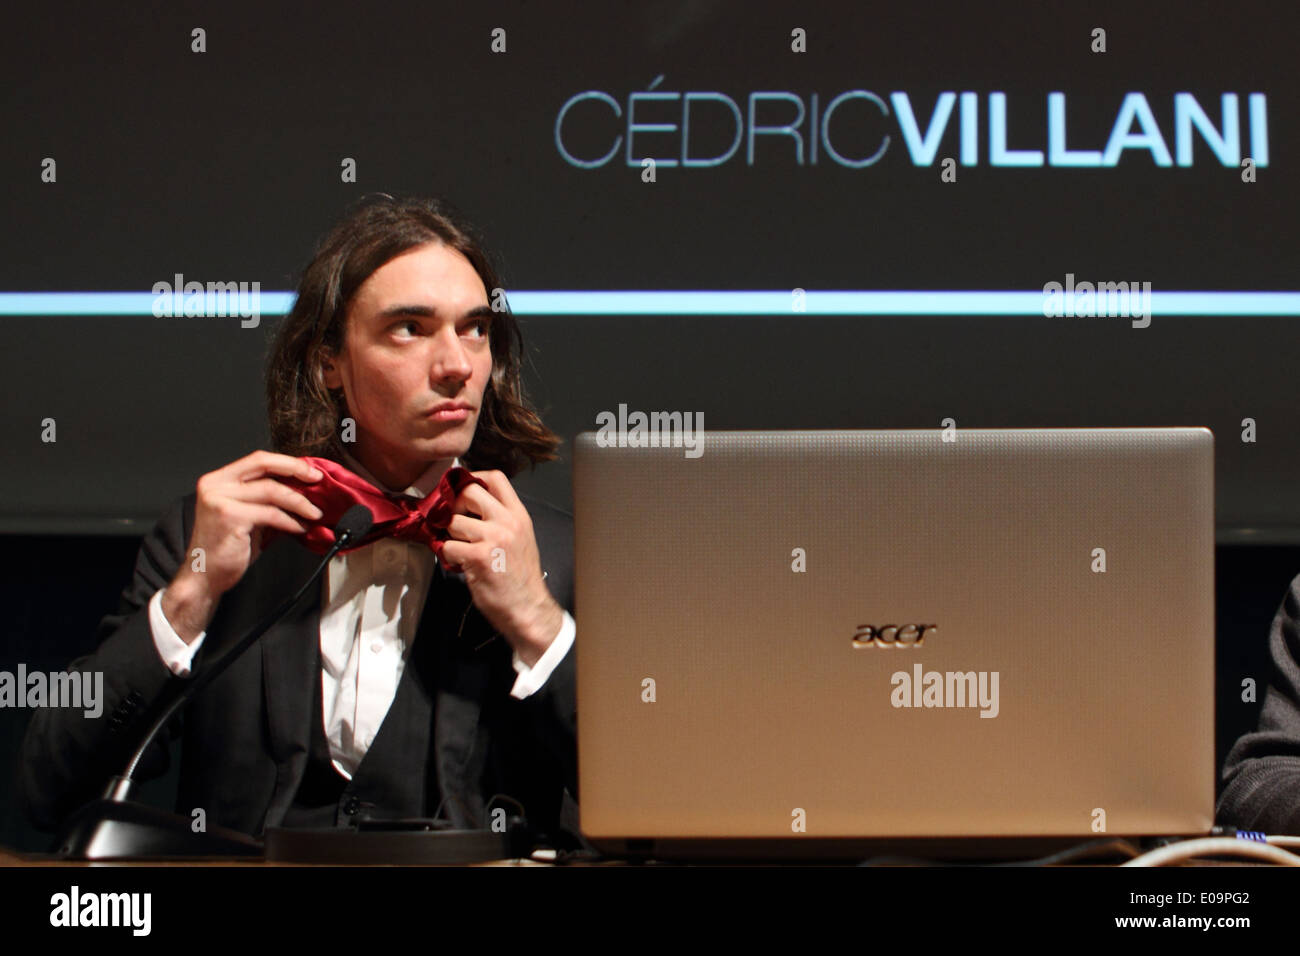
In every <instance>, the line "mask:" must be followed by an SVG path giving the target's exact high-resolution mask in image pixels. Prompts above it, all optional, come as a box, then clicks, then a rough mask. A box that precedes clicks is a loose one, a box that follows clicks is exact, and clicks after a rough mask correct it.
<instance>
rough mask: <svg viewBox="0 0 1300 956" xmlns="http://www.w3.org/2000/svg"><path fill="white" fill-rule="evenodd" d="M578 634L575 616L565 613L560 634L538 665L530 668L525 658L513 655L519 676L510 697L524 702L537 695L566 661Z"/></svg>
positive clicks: (513, 662)
mask: <svg viewBox="0 0 1300 956" xmlns="http://www.w3.org/2000/svg"><path fill="white" fill-rule="evenodd" d="M577 634H578V625H577V624H576V623H574V620H573V615H572V614H570V613H569V612H568V611H565V612H564V621H563V623H561V624H560V632H559V633H558V634H556V635H555V639H554V640H553V641H551V646H550V647H548V648H547V649H546V652H545V653H544V654H542V656H541V657H539V658H538V659H537V663H536V664H534V665H533V666H532V667H529V666H528V665H527V664H525V663H524V661H523V658H521V657H520V656H519V654H518V653H517V652H516V653H515V654H514V655H513V659H512V661H511V663H512V664H513V665H514V668H515V673H516V674H518V675H519V676H518V677H516V678H515V686H514V687H513V688H511V690H510V696H511V697H514V698H516V699H518V700H523V699H524V698H525V697H529V696H531V695H532V694H535V693H536V692H537V691H538V690H540V689H541V686H542V685H543V684H545V683H546V680H547V678H549V677H550V676H551V672H552V671H554V670H555V668H556V667H557V666H558V665H559V663H560V661H562V660H564V655H565V654H567V653H569V648H571V647H572V646H573V639H574V637H576V636H577Z"/></svg>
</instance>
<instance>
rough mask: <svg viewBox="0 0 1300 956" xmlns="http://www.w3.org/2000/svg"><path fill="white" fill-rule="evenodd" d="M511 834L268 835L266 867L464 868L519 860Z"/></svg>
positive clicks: (274, 830) (343, 831) (349, 832)
mask: <svg viewBox="0 0 1300 956" xmlns="http://www.w3.org/2000/svg"><path fill="white" fill-rule="evenodd" d="M519 856H520V850H519V848H518V847H517V846H512V840H511V834H508V833H494V832H493V831H491V830H427V831H416V830H409V829H404V828H402V829H395V830H381V829H367V830H355V829H312V830H305V829H304V830H288V829H277V828H274V827H272V828H271V829H269V830H267V831H266V859H267V862H277V863H333V864H355V865H362V866H374V865H390V866H400V865H408V866H409V865H416V866H430V865H434V866H436V865H451V866H455V865H465V864H468V863H488V862H492V861H496V860H509V859H516V858H519Z"/></svg>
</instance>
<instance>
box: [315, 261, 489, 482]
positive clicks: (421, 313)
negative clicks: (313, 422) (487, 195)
mask: <svg viewBox="0 0 1300 956" xmlns="http://www.w3.org/2000/svg"><path fill="white" fill-rule="evenodd" d="M491 317H492V310H491V308H490V307H489V305H488V297H487V290H486V289H484V288H483V281H482V280H481V279H480V278H479V276H478V273H477V272H475V271H474V267H473V266H472V265H470V263H469V260H468V259H466V258H465V257H464V256H463V255H461V254H460V253H459V252H457V251H456V250H454V249H452V248H450V247H449V246H446V245H443V244H442V243H439V242H434V243H429V244H427V245H423V246H420V247H418V248H416V249H412V250H411V251H409V252H406V253H403V254H402V255H400V256H398V257H397V258H395V259H392V260H390V261H389V262H387V263H385V264H384V265H383V266H381V267H380V268H379V269H377V270H376V271H375V272H374V274H373V275H371V276H370V278H368V279H367V280H366V281H365V282H364V283H363V284H362V285H361V288H360V289H358V290H357V292H356V295H355V296H354V297H353V300H352V305H351V308H350V309H349V311H348V315H347V321H346V324H345V331H344V338H343V348H342V350H341V351H340V353H339V354H338V355H335V356H331V357H329V358H327V360H326V362H325V365H324V380H325V385H326V386H327V387H328V388H339V387H342V389H343V394H344V396H345V397H346V399H347V409H348V414H349V415H351V417H352V418H354V419H355V420H356V423H357V426H356V441H355V443H353V444H352V445H349V446H347V449H348V451H349V452H350V453H351V454H352V455H354V456H355V457H356V458H357V460H358V461H360V462H361V463H362V464H363V465H365V466H366V468H368V469H369V470H370V471H371V472H372V473H373V474H374V475H375V477H376V478H378V479H380V481H382V482H384V483H385V484H387V485H388V486H390V487H392V488H405V487H406V486H407V485H409V484H410V483H411V482H412V481H413V480H415V479H416V478H417V477H419V475H420V474H421V472H423V471H424V470H425V469H426V468H427V467H428V466H429V464H430V463H431V462H433V461H434V460H436V459H439V458H452V457H455V456H459V455H463V454H465V452H466V451H468V450H469V446H470V443H471V442H472V441H473V439H474V428H475V426H476V425H477V424H478V416H479V411H480V410H481V409H482V404H483V392H484V390H485V388H486V387H487V383H488V379H489V377H490V375H491V373H492V350H491V348H490V346H489V344H488V329H489V327H490V324H491ZM452 405H458V406H467V407H461V408H459V409H458V410H452V411H444V412H435V409H437V408H439V407H440V406H452Z"/></svg>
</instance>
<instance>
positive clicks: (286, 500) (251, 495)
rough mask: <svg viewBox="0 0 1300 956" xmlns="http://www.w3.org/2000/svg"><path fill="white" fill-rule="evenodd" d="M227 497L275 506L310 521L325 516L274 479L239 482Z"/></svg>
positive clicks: (299, 492)
mask: <svg viewBox="0 0 1300 956" xmlns="http://www.w3.org/2000/svg"><path fill="white" fill-rule="evenodd" d="M229 495H230V497H231V498H234V499H235V500H236V501H247V502H252V503H255V504H273V505H277V506H278V507H280V508H282V509H283V510H285V511H292V512H294V513H295V514H299V515H302V516H303V517H304V518H308V519H310V520H312V521H319V520H320V519H321V518H323V517H324V516H325V512H323V511H321V510H320V508H318V507H317V506H316V505H314V504H312V502H311V500H310V499H309V498H308V497H307V496H306V495H304V494H303V493H302V492H301V491H295V490H294V489H293V488H290V487H289V486H288V485H285V484H282V483H280V482H278V481H276V480H275V479H274V478H259V479H257V480H256V481H245V482H241V483H239V484H237V485H235V486H234V487H233V488H231V489H230V492H229Z"/></svg>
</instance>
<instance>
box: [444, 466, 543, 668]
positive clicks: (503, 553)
mask: <svg viewBox="0 0 1300 956" xmlns="http://www.w3.org/2000/svg"><path fill="white" fill-rule="evenodd" d="M473 474H474V477H476V478H479V479H481V480H482V481H483V483H484V484H485V485H487V489H486V490H484V489H483V488H481V487H480V486H478V485H475V484H469V485H466V486H465V488H464V489H463V490H462V491H461V493H460V494H459V495H458V496H457V497H456V504H455V507H454V508H453V511H454V514H453V516H452V519H451V521H450V523H448V525H447V533H448V534H449V535H450V538H449V540H447V541H446V542H445V543H444V544H443V547H442V554H443V560H444V561H445V562H446V563H447V564H449V565H453V566H456V565H459V566H460V569H461V571H462V573H463V574H464V575H465V584H466V585H467V586H468V587H469V592H470V596H471V597H473V599H474V604H475V605H477V607H478V609H479V611H481V612H482V614H483V616H484V617H485V618H487V620H488V623H490V624H491V625H492V626H493V627H495V628H496V629H497V631H499V632H500V633H501V635H502V636H503V637H504V638H505V639H506V640H507V641H509V642H510V646H511V647H512V648H514V650H515V653H517V654H518V655H519V657H520V658H521V659H522V660H523V662H524V663H525V664H527V665H528V666H529V667H531V666H533V665H534V664H536V663H537V661H538V660H539V659H540V658H541V656H542V654H544V653H545V652H546V649H547V648H548V647H550V645H551V641H553V640H554V639H555V636H556V635H557V634H559V632H560V626H561V624H563V623H564V609H563V608H561V607H560V605H559V604H558V603H557V602H556V600H555V599H554V598H553V597H551V592H550V591H548V590H547V588H546V583H545V581H544V580H543V578H542V568H541V559H540V557H539V556H538V552H537V539H536V537H535V536H534V534H533V520H532V518H530V517H529V515H528V510H527V509H526V508H525V507H524V504H523V502H522V501H520V500H519V496H518V495H517V494H515V489H514V487H513V486H511V484H510V479H509V478H507V477H506V476H505V475H504V474H503V473H502V472H500V471H476V472H473Z"/></svg>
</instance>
